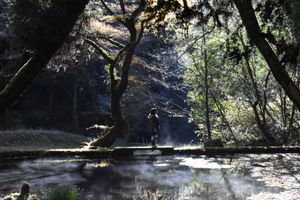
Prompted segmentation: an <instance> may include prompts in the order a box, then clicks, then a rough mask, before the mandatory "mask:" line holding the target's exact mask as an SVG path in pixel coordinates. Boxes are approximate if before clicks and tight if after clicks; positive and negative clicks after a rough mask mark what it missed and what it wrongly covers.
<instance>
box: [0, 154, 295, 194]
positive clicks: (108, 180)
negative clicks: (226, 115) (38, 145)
mask: <svg viewBox="0 0 300 200" xmlns="http://www.w3.org/2000/svg"><path fill="white" fill-rule="evenodd" d="M299 169H300V156H299V155H297V154H276V155H266V154H265V155H239V156H222V157H207V156H176V155H174V156H134V157H129V158H126V159H125V158H122V159H121V158H119V159H116V158H115V159H112V158H111V159H105V160H98V159H83V158H51V159H36V160H20V161H7V160H5V161H0V194H2V195H3V194H7V193H9V192H11V191H16V190H19V188H20V186H21V185H22V183H23V182H24V181H26V182H28V183H29V184H30V185H31V188H32V190H33V191H38V190H40V189H41V188H45V187H52V186H56V185H58V184H62V183H63V184H74V185H77V186H78V187H79V188H81V189H82V191H83V192H84V193H85V194H87V195H92V196H94V197H95V198H96V199H97V200H105V199H133V198H134V197H139V196H141V195H143V194H146V193H147V194H150V195H151V194H156V196H162V197H163V199H210V200H211V199H222V200H226V199H247V198H248V199H260V200H261V199H262V198H261V196H268V195H272V197H274V196H276V195H285V196H288V195H290V196H291V197H293V198H294V197H299V199H300V195H299V193H298V192H299V190H298V189H299V188H300V182H299V180H300V176H299V173H298V172H299ZM297 195H299V196H297ZM280 198H281V197H280Z"/></svg>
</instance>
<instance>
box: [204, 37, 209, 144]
mask: <svg viewBox="0 0 300 200" xmlns="http://www.w3.org/2000/svg"><path fill="white" fill-rule="evenodd" d="M203 43H204V46H205V47H204V48H206V42H205V37H204V39H203ZM204 87H205V123H206V130H207V136H208V139H209V140H211V126H210V108H209V96H208V95H209V84H208V62H207V50H206V49H205V50H204Z"/></svg>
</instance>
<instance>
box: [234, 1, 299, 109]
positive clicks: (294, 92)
mask: <svg viewBox="0 0 300 200" xmlns="http://www.w3.org/2000/svg"><path fill="white" fill-rule="evenodd" d="M234 3H235V5H236V7H237V9H238V11H239V13H240V16H241V18H242V21H243V23H244V25H245V27H246V30H247V32H248V34H249V37H250V39H251V40H252V41H253V42H254V44H255V45H256V46H257V48H258V49H259V51H260V53H261V54H262V55H263V57H264V58H265V60H266V62H267V64H268V66H269V68H270V70H271V72H272V74H273V76H274V78H275V79H276V81H277V82H278V83H279V84H280V85H281V87H282V88H283V90H284V91H285V93H286V94H287V95H288V97H289V98H290V100H291V101H292V102H293V103H294V104H295V106H296V107H297V108H298V110H300V91H299V88H298V87H297V86H296V84H295V83H294V82H293V80H292V79H291V78H290V76H289V75H288V73H287V72H286V71H285V69H284V67H283V66H282V64H281V63H280V61H279V59H278V58H277V56H276V54H275V53H274V51H273V50H272V48H271V46H270V45H269V43H268V42H267V41H266V40H265V38H264V36H263V34H262V32H261V30H260V27H259V24H258V21H257V19H256V16H255V12H254V10H253V7H252V2H251V0H234Z"/></svg>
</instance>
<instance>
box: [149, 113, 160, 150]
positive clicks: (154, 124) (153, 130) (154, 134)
mask: <svg viewBox="0 0 300 200" xmlns="http://www.w3.org/2000/svg"><path fill="white" fill-rule="evenodd" d="M148 119H149V124H150V135H151V144H152V147H153V148H155V147H157V144H156V143H157V141H158V134H159V128H160V127H159V119H158V110H157V108H151V110H150V113H149V115H148Z"/></svg>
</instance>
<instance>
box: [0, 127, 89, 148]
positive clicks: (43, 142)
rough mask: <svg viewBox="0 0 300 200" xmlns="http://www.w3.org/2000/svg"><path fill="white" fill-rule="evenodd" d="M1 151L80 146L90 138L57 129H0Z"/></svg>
mask: <svg viewBox="0 0 300 200" xmlns="http://www.w3.org/2000/svg"><path fill="white" fill-rule="evenodd" d="M0 141H1V143H0V151H15V150H47V149H70V148H79V147H81V146H82V144H83V143H84V142H87V141H88V139H87V138H86V137H84V136H81V135H75V134H71V133H66V132H63V131H57V130H36V129H34V130H33V129H18V130H5V131H0Z"/></svg>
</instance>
